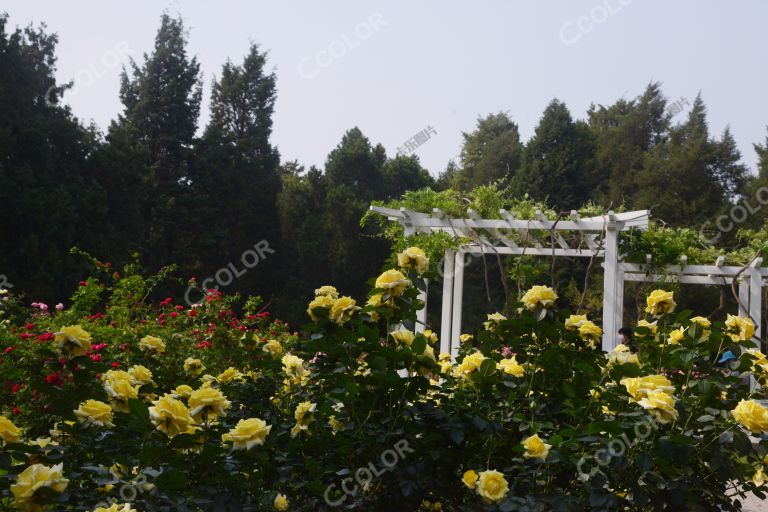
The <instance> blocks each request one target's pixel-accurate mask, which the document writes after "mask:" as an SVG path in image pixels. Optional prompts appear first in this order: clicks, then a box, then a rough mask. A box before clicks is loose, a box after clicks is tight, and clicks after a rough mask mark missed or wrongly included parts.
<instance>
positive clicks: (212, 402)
mask: <svg viewBox="0 0 768 512" xmlns="http://www.w3.org/2000/svg"><path fill="white" fill-rule="evenodd" d="M188 403H189V413H190V414H191V415H192V417H193V418H194V419H195V421H197V422H198V423H200V422H206V421H215V420H216V419H218V418H223V417H224V416H226V415H227V412H226V411H227V409H229V406H230V403H229V400H227V398H226V397H225V396H224V394H222V392H221V391H220V390H218V389H216V388H212V387H208V388H205V387H201V388H199V389H196V390H195V391H193V392H192V394H191V395H190V396H189V400H188Z"/></svg>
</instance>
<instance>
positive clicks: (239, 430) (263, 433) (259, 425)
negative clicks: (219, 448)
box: [221, 418, 272, 450]
mask: <svg viewBox="0 0 768 512" xmlns="http://www.w3.org/2000/svg"><path fill="white" fill-rule="evenodd" d="M270 430H272V425H267V422H266V421H264V420H260V419H258V418H248V419H247V420H240V421H238V422H237V425H235V428H233V429H232V430H230V431H229V433H227V434H224V435H222V436H221V440H222V441H223V442H225V443H232V449H233V450H250V449H251V448H253V447H254V446H261V445H263V444H264V441H265V440H266V439H267V435H269V432H270Z"/></svg>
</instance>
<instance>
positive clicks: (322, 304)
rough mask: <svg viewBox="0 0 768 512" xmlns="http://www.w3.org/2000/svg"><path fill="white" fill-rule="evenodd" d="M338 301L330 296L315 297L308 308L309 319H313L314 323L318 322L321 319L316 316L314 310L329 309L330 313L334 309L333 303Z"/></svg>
mask: <svg viewBox="0 0 768 512" xmlns="http://www.w3.org/2000/svg"><path fill="white" fill-rule="evenodd" d="M335 300H336V299H334V298H333V297H331V296H330V295H320V296H318V297H315V298H314V300H312V302H310V303H309V306H307V314H308V315H309V318H311V319H312V321H314V322H316V321H318V320H319V319H320V317H318V316H317V315H315V313H314V310H315V309H318V308H321V309H327V310H328V311H330V310H331V308H332V307H333V303H334V301H335Z"/></svg>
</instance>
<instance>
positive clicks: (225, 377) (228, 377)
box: [216, 366, 243, 384]
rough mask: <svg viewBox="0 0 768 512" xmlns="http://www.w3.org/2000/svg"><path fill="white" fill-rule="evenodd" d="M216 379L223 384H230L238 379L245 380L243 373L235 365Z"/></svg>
mask: <svg viewBox="0 0 768 512" xmlns="http://www.w3.org/2000/svg"><path fill="white" fill-rule="evenodd" d="M216 380H217V381H218V382H219V383H221V384H229V383H230V382H233V381H236V380H243V374H242V373H240V372H239V371H237V370H236V369H235V368H233V367H231V366H230V367H229V368H227V369H226V370H224V371H223V372H221V373H220V374H218V375H217V376H216Z"/></svg>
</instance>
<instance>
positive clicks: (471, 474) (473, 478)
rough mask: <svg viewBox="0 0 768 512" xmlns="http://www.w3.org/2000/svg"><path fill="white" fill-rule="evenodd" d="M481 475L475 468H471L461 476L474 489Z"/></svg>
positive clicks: (465, 483)
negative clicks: (478, 474)
mask: <svg viewBox="0 0 768 512" xmlns="http://www.w3.org/2000/svg"><path fill="white" fill-rule="evenodd" d="M478 478H479V477H478V476H477V473H476V472H475V470H474V469H470V470H469V471H465V472H464V475H462V477H461V481H462V482H463V483H464V485H466V486H467V487H468V488H469V489H472V490H474V489H475V488H476V487H477V479H478Z"/></svg>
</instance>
